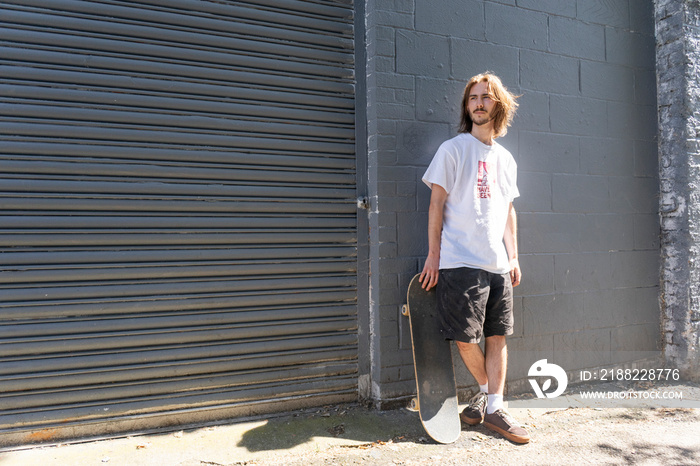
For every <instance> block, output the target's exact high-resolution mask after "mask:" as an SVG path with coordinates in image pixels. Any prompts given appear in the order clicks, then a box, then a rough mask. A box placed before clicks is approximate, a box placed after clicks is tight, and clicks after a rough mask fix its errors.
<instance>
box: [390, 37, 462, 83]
mask: <svg viewBox="0 0 700 466" xmlns="http://www.w3.org/2000/svg"><path fill="white" fill-rule="evenodd" d="M396 71H397V72H398V73H403V74H410V75H416V76H427V77H434V78H448V77H449V75H450V42H449V39H448V38H447V37H441V36H435V35H431V34H423V33H416V32H412V31H397V32H396Z"/></svg>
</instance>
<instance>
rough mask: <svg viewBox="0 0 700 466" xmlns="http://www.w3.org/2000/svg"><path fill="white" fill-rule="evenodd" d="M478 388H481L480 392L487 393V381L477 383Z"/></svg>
mask: <svg viewBox="0 0 700 466" xmlns="http://www.w3.org/2000/svg"><path fill="white" fill-rule="evenodd" d="M479 388H480V389H481V393H486V394H487V395H488V393H489V383H488V382H486V383H485V384H483V385H479Z"/></svg>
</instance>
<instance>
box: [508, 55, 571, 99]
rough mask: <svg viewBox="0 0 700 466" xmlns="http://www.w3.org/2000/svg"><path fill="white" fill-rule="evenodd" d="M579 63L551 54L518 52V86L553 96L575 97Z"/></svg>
mask: <svg viewBox="0 0 700 466" xmlns="http://www.w3.org/2000/svg"><path fill="white" fill-rule="evenodd" d="M578 63H579V61H578V60H577V59H574V58H568V57H563V56H561V55H554V54H551V53H542V52H535V51H532V50H521V51H520V86H521V87H522V88H523V89H529V90H535V91H544V92H549V93H554V94H570V95H576V94H578V91H579V69H578V67H579V65H578Z"/></svg>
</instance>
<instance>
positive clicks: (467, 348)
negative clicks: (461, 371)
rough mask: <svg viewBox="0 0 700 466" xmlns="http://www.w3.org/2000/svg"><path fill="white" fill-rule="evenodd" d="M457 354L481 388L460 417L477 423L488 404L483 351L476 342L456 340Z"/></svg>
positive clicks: (467, 421) (468, 422) (469, 422)
mask: <svg viewBox="0 0 700 466" xmlns="http://www.w3.org/2000/svg"><path fill="white" fill-rule="evenodd" d="M455 343H456V344H457V349H458V350H459V355H460V357H461V358H462V361H463V362H464V365H465V366H467V369H468V370H469V372H470V373H471V374H472V376H473V377H474V378H475V379H476V381H477V383H478V384H479V385H480V386H481V390H479V392H478V393H477V394H476V395H474V396H473V397H472V398H471V399H470V400H469V403H468V404H467V407H466V408H464V410H463V411H462V414H460V419H462V421H464V422H465V423H467V424H469V425H472V426H474V425H477V424H479V423H481V422H482V421H483V420H484V415H485V414H486V405H487V404H488V396H487V395H486V391H485V388H486V385H487V383H488V376H487V375H486V363H485V359H484V353H483V352H482V351H481V347H480V346H479V345H478V343H464V342H461V341H456V342H455Z"/></svg>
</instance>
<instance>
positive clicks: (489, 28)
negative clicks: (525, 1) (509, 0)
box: [486, 3, 548, 50]
mask: <svg viewBox="0 0 700 466" xmlns="http://www.w3.org/2000/svg"><path fill="white" fill-rule="evenodd" d="M547 29H548V28H547V15H545V14H543V13H539V12H534V11H530V10H524V9H522V8H513V7H509V6H504V5H498V4H496V3H486V40H487V41H489V42H494V43H496V44H503V45H510V46H513V47H520V48H525V49H533V50H547V46H548V41H547Z"/></svg>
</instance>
